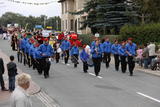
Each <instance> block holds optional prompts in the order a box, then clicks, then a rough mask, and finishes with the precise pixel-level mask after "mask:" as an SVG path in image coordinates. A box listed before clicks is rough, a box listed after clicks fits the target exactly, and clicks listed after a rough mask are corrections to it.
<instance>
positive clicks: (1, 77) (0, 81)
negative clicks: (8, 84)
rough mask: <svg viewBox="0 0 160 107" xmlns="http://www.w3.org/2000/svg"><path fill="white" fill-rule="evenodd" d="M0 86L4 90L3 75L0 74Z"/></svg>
mask: <svg viewBox="0 0 160 107" xmlns="http://www.w3.org/2000/svg"><path fill="white" fill-rule="evenodd" d="M0 84H1V89H4V88H5V87H4V80H3V75H2V74H0Z"/></svg>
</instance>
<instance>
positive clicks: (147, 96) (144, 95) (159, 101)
mask: <svg viewBox="0 0 160 107" xmlns="http://www.w3.org/2000/svg"><path fill="white" fill-rule="evenodd" d="M137 94H139V95H141V96H143V97H146V98H148V99H150V100H153V101H156V102H158V103H160V100H158V99H156V98H153V97H151V96H149V95H146V94H143V93H141V92H137Z"/></svg>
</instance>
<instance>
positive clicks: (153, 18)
mask: <svg viewBox="0 0 160 107" xmlns="http://www.w3.org/2000/svg"><path fill="white" fill-rule="evenodd" d="M132 1H133V2H134V3H135V5H136V6H137V7H138V8H137V12H138V18H139V19H140V22H141V23H142V24H145V23H152V22H159V21H160V0H132Z"/></svg>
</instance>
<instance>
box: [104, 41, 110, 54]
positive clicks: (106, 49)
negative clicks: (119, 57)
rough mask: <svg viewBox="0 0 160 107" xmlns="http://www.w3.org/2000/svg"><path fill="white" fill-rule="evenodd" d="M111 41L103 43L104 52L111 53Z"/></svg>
mask: <svg viewBox="0 0 160 107" xmlns="http://www.w3.org/2000/svg"><path fill="white" fill-rule="evenodd" d="M111 46H112V44H111V42H104V43H103V52H105V53H111Z"/></svg>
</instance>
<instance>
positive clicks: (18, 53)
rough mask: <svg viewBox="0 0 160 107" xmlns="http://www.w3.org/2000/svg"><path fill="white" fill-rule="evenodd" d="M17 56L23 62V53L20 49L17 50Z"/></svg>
mask: <svg viewBox="0 0 160 107" xmlns="http://www.w3.org/2000/svg"><path fill="white" fill-rule="evenodd" d="M17 58H18V62H20V63H22V53H21V52H20V51H17Z"/></svg>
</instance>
